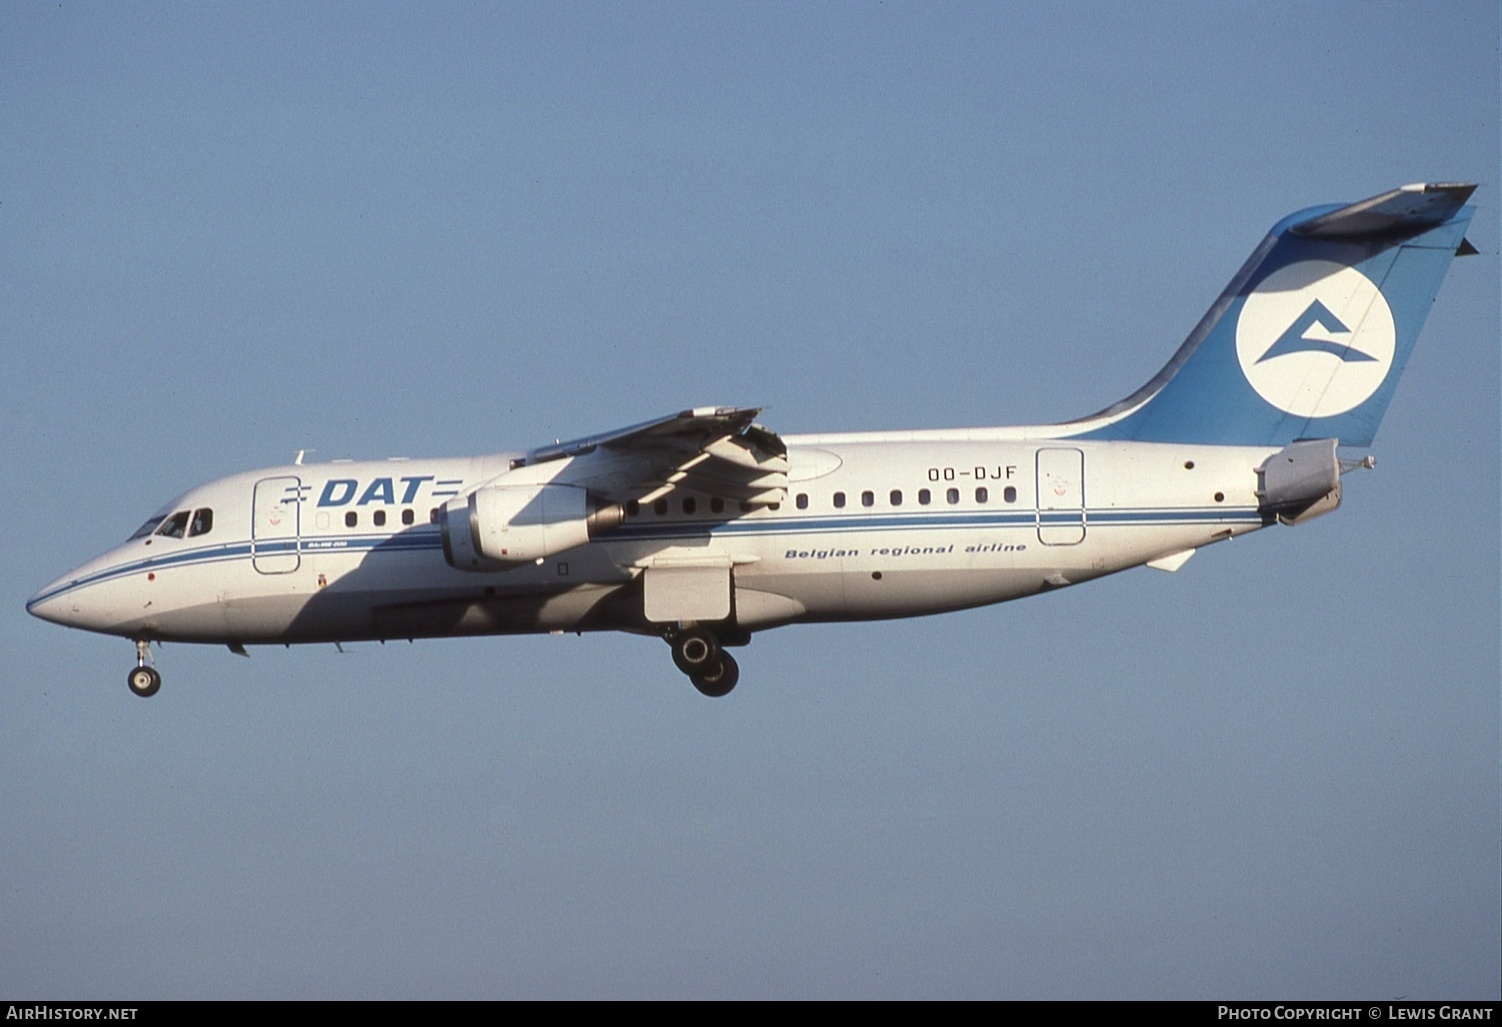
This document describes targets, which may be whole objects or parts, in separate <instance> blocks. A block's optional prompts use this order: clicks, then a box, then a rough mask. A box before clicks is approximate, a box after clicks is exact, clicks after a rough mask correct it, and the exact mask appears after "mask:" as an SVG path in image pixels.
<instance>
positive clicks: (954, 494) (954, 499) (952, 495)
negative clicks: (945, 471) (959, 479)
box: [944, 489, 960, 506]
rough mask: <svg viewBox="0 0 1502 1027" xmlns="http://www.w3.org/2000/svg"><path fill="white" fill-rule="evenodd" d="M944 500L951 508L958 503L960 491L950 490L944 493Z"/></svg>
mask: <svg viewBox="0 0 1502 1027" xmlns="http://www.w3.org/2000/svg"><path fill="white" fill-rule="evenodd" d="M944 498H945V499H946V500H947V501H948V502H949V504H950V505H951V506H953V505H954V504H955V503H958V502H959V501H960V490H959V489H950V490H949V491H948V492H945V493H944Z"/></svg>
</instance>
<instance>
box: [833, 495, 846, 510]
mask: <svg viewBox="0 0 1502 1027" xmlns="http://www.w3.org/2000/svg"><path fill="white" fill-rule="evenodd" d="M834 508H835V509H836V510H843V509H845V493H843V492H836V493H835V494H834Z"/></svg>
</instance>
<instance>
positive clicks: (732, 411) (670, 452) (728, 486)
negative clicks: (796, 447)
mask: <svg viewBox="0 0 1502 1027" xmlns="http://www.w3.org/2000/svg"><path fill="white" fill-rule="evenodd" d="M759 413H761V408H760V407H698V408H695V409H693V410H684V411H682V412H680V413H676V414H669V415H667V416H666V417H659V418H657V419H655V420H652V421H643V422H642V423H641V424H633V425H631V426H630V427H627V428H619V429H616V430H615V431H609V432H602V433H600V434H598V435H588V436H585V437H584V438H582V439H574V440H572V441H569V442H559V443H554V444H553V445H551V446H543V447H541V448H539V449H535V450H533V451H532V452H530V453H529V454H527V460H526V462H527V464H528V465H535V464H540V463H547V462H549V461H552V460H561V459H564V458H566V457H572V458H576V463H575V470H574V471H573V472H572V473H570V474H569V480H570V481H573V482H576V483H578V484H581V485H584V486H587V487H588V488H590V489H592V490H594V491H595V492H598V493H601V494H603V495H605V496H608V497H609V498H611V499H615V500H617V501H626V500H630V499H635V500H638V501H640V502H651V501H653V500H655V499H657V498H659V497H661V496H665V495H667V494H668V493H670V492H672V491H674V490H678V489H681V490H683V491H686V492H697V493H700V494H703V495H707V496H721V497H724V498H725V499H729V500H735V501H738V502H741V503H751V504H755V505H765V504H768V503H780V502H782V501H783V500H784V499H786V498H787V485H788V461H787V446H786V445H784V444H783V441H782V439H780V438H778V437H777V435H776V433H774V432H772V431H770V430H768V429H767V428H764V427H762V426H761V425H759V424H757V423H756V415H757V414H759Z"/></svg>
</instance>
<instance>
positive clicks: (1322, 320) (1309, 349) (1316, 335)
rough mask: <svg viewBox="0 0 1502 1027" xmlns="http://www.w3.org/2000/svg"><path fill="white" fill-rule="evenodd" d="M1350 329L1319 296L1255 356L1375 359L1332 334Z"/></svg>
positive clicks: (1342, 333) (1258, 361)
mask: <svg viewBox="0 0 1502 1027" xmlns="http://www.w3.org/2000/svg"><path fill="white" fill-rule="evenodd" d="M1350 334H1351V330H1350V329H1349V328H1347V327H1346V326H1345V324H1344V323H1343V322H1342V321H1341V320H1340V318H1338V317H1336V316H1335V315H1334V314H1332V313H1330V308H1329V307H1327V306H1325V305H1324V304H1323V303H1321V302H1320V301H1319V300H1315V301H1314V302H1313V303H1311V304H1309V309H1308V310H1306V311H1304V313H1303V315H1302V316H1301V317H1300V318H1299V319H1298V320H1297V321H1295V322H1294V323H1293V324H1291V325H1289V327H1288V331H1286V332H1284V333H1283V334H1282V335H1280V336H1278V341H1277V342H1275V343H1273V344H1272V346H1271V348H1269V349H1268V351H1267V352H1266V353H1264V354H1262V356H1261V357H1260V358H1259V359H1258V360H1257V363H1259V364H1260V363H1262V361H1264V360H1272V359H1273V358H1274V357H1281V356H1286V355H1287V354H1289V353H1329V354H1330V355H1331V356H1336V357H1339V358H1340V359H1341V360H1376V359H1377V358H1376V357H1374V356H1371V355H1370V354H1367V353H1363V352H1361V351H1360V350H1359V349H1353V348H1351V342H1350V340H1349V339H1347V340H1346V341H1345V342H1341V341H1339V340H1338V339H1336V338H1335V336H1336V335H1350Z"/></svg>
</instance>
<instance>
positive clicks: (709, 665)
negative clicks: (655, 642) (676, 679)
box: [668, 627, 741, 699]
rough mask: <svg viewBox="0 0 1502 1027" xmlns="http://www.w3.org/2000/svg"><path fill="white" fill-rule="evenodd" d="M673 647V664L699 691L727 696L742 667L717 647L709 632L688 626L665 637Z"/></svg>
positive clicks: (705, 693) (738, 678)
mask: <svg viewBox="0 0 1502 1027" xmlns="http://www.w3.org/2000/svg"><path fill="white" fill-rule="evenodd" d="M668 644H669V645H670V646H672V647H673V663H674V664H675V665H676V666H677V667H678V669H679V670H681V671H682V672H683V673H684V674H686V675H688V679H689V680H690V681H691V682H693V685H694V687H695V688H697V689H698V690H699V691H700V692H701V693H702V694H704V695H707V696H709V697H710V698H712V699H718V698H720V697H721V696H725V695H729V694H730V690H731V689H732V688H734V687H735V683H736V682H737V681H739V680H740V677H741V668H740V665H739V664H737V663H736V662H735V657H733V656H731V655H730V654H729V653H727V652H725V650H724V649H723V648H722V647H721V646H720V640H719V639H718V638H716V637H715V635H714V633H713V632H711V631H706V630H705V629H704V628H701V627H689V628H684V629H682V630H679V631H676V632H674V633H673V634H671V635H669V636H668Z"/></svg>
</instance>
